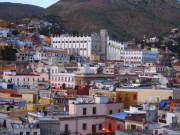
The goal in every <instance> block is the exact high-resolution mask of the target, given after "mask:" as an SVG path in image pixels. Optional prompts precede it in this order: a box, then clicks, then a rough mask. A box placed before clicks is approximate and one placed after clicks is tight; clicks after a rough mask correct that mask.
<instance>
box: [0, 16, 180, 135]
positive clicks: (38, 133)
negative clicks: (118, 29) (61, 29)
mask: <svg viewBox="0 0 180 135" xmlns="http://www.w3.org/2000/svg"><path fill="white" fill-rule="evenodd" d="M46 25H48V26H49V27H50V26H51V25H53V24H51V23H49V22H46V21H42V20H37V19H36V20H32V21H31V22H30V23H29V24H19V25H16V24H13V23H11V24H8V23H7V24H6V23H5V22H0V26H1V28H0V50H3V49H5V48H6V47H8V46H11V47H12V48H14V49H16V50H17V52H16V54H15V56H16V60H15V61H8V60H4V59H3V57H0V59H1V60H0V134H9V135H101V134H102V135H106V134H107V135H111V134H116V135H121V134H123V135H132V134H135V135H136V134H138V135H152V134H153V135H160V134H162V135H164V134H166V135H177V134H180V128H179V125H180V89H179V86H180V60H179V59H178V57H177V56H176V55H174V54H173V52H172V51H170V50H169V49H167V48H166V49H160V48H156V47H155V46H152V47H147V46H145V47H143V48H142V47H137V46H136V47H134V46H133V44H135V43H134V42H133V41H132V42H118V41H115V40H112V39H111V37H110V36H109V34H108V31H107V30H100V32H96V33H92V34H90V35H70V34H63V35H55V36H54V35H50V36H49V37H48V36H44V35H41V34H40V33H39V31H38V30H39V28H41V27H44V26H46ZM177 31H178V29H173V30H172V33H177ZM174 36H175V35H174ZM176 36H178V34H176ZM143 42H144V43H147V44H149V43H157V42H159V40H158V39H157V38H155V37H153V38H145V39H144V41H143ZM0 55H1V54H0Z"/></svg>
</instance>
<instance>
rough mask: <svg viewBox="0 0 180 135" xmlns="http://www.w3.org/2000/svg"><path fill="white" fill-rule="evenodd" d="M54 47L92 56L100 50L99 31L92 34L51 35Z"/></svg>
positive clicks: (83, 55) (84, 55)
mask: <svg viewBox="0 0 180 135" xmlns="http://www.w3.org/2000/svg"><path fill="white" fill-rule="evenodd" d="M51 44H52V47H53V48H59V49H65V50H67V51H68V52H69V53H72V54H77V55H80V56H82V57H90V56H92V55H93V54H96V52H97V51H98V50H99V48H98V47H99V44H100V37H99V35H98V34H97V33H92V34H91V36H84V35H83V36H72V35H61V36H55V37H51Z"/></svg>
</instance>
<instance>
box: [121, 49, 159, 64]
mask: <svg viewBox="0 0 180 135" xmlns="http://www.w3.org/2000/svg"><path fill="white" fill-rule="evenodd" d="M156 58H157V54H156V53H155V52H152V51H144V50H126V51H124V56H123V61H124V65H125V66H139V65H142V64H145V63H156Z"/></svg>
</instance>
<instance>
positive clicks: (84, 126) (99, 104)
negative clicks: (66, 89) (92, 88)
mask: <svg viewBox="0 0 180 135" xmlns="http://www.w3.org/2000/svg"><path fill="white" fill-rule="evenodd" d="M123 110H124V104H123V103H110V102H109V101H108V98H107V97H104V96H95V97H89V98H88V97H87V98H79V99H76V101H72V102H71V103H70V104H69V112H68V114H66V113H65V114H62V115H52V114H48V115H47V116H40V118H41V119H42V118H43V119H42V120H40V129H41V133H42V134H43V135H50V134H54V131H56V133H55V134H54V135H59V134H60V135H67V134H68V135H90V134H95V133H102V132H103V126H104V123H105V117H106V116H107V115H109V114H112V113H118V112H122V111H123ZM28 117H30V118H31V120H34V119H35V118H37V117H39V116H36V115H35V114H32V113H31V114H29V116H28ZM57 127H59V128H57Z"/></svg>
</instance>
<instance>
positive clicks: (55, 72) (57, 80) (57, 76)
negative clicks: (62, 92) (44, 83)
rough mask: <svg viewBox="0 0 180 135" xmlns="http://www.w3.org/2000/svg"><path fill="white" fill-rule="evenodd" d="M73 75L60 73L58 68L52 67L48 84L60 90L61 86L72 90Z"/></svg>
mask: <svg viewBox="0 0 180 135" xmlns="http://www.w3.org/2000/svg"><path fill="white" fill-rule="evenodd" d="M74 75H75V74H74V73H62V72H60V69H59V68H58V66H52V67H51V69H50V83H51V85H52V86H54V87H56V88H60V87H61V86H62V85H63V84H65V85H66V87H70V88H74V87H75V79H74Z"/></svg>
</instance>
